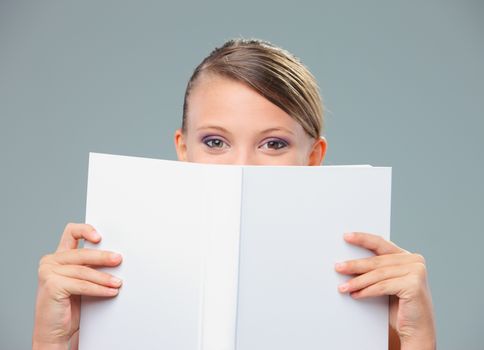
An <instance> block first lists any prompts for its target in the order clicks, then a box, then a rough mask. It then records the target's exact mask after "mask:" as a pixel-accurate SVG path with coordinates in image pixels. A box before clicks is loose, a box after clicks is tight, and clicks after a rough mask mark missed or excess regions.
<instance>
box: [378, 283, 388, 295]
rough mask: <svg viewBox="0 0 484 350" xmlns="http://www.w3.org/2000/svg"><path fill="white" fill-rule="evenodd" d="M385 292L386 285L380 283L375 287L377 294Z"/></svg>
mask: <svg viewBox="0 0 484 350" xmlns="http://www.w3.org/2000/svg"><path fill="white" fill-rule="evenodd" d="M386 290H387V285H386V283H384V282H382V283H378V284H377V285H376V291H377V293H378V294H385V293H386Z"/></svg>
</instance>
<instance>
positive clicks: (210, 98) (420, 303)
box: [33, 75, 435, 350]
mask: <svg viewBox="0 0 484 350" xmlns="http://www.w3.org/2000/svg"><path fill="white" fill-rule="evenodd" d="M174 138H175V140H174V141H175V146H176V152H177V155H178V159H179V160H180V161H188V162H198V163H218V164H240V165H242V164H246V165H313V166H318V165H321V163H322V161H323V159H324V155H325V153H326V140H325V139H324V138H322V137H321V138H319V139H314V138H312V137H310V136H309V135H308V134H307V133H306V132H305V131H304V130H303V128H302V127H301V125H300V124H299V123H297V122H296V121H295V120H294V119H292V118H291V117H290V116H289V115H288V114H287V113H286V112H284V111H283V110H282V109H280V108H279V107H277V106H276V105H274V104H272V103H271V102H269V101H268V100H266V99H265V98H264V97H262V96H261V95H259V94H258V93H256V92H255V91H254V90H252V89H250V88H249V87H247V86H246V85H244V84H242V83H239V82H236V81H232V80H229V79H226V78H221V77H218V76H213V75H203V76H201V77H200V78H199V80H197V83H196V86H195V87H194V88H193V90H192V92H191V95H190V98H189V111H188V118H187V128H186V132H185V133H183V132H182V130H180V129H178V130H176V131H175V137H174ZM342 235H343V233H342ZM343 238H344V240H345V241H346V242H348V243H350V244H354V245H357V246H360V247H363V248H366V249H369V250H370V251H372V252H373V253H374V256H373V257H370V258H365V259H357V260H350V261H345V262H339V263H336V264H335V269H336V271H338V272H339V273H342V274H345V275H350V276H353V278H352V279H350V280H349V281H348V282H347V283H344V284H342V285H340V286H335V288H336V287H337V288H338V289H339V291H340V292H341V293H349V294H350V295H351V296H352V297H353V298H356V299H360V298H369V297H376V296H383V295H389V296H390V325H389V327H390V344H389V348H390V349H412V350H419V349H435V328H434V319H433V311H432V302H431V296H430V291H429V287H428V284H427V276H426V267H425V260H424V258H423V257H422V256H421V255H418V254H412V253H410V252H408V251H406V250H404V249H402V248H399V247H398V246H396V245H395V244H393V243H392V242H389V241H386V240H384V239H383V238H381V237H379V236H378V235H375V234H371V233H363V232H353V233H347V234H345V235H343ZM81 239H84V240H87V241H89V242H92V243H98V242H99V241H100V240H101V236H100V235H99V234H98V233H97V232H96V231H95V228H94V227H92V226H91V225H88V224H68V225H67V226H66V228H65V230H64V233H63V235H62V238H61V241H60V243H59V246H58V249H57V251H56V252H55V253H53V254H49V255H46V256H44V257H43V258H42V259H41V261H40V264H39V287H38V292H37V304H36V316H35V326H34V334H33V348H34V349H67V348H68V343H69V339H71V341H72V349H77V344H78V331H79V309H80V295H87V296H99V297H114V296H116V295H117V294H118V292H119V288H120V287H121V284H122V282H121V281H119V280H118V279H116V278H115V277H114V276H111V275H110V274H108V273H105V272H100V271H97V270H95V269H94V268H92V267H96V266H106V267H110V266H111V267H112V266H117V265H119V264H120V263H121V260H122V257H121V256H120V255H119V254H115V253H114V252H106V251H101V250H96V249H86V248H82V249H77V246H78V242H79V240H81ZM362 327H364V325H362Z"/></svg>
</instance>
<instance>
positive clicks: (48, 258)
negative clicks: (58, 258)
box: [39, 254, 53, 267]
mask: <svg viewBox="0 0 484 350" xmlns="http://www.w3.org/2000/svg"><path fill="white" fill-rule="evenodd" d="M52 257H53V254H46V255H44V256H43V257H41V258H40V260H39V267H40V266H41V265H45V264H48V263H50V262H51V261H52Z"/></svg>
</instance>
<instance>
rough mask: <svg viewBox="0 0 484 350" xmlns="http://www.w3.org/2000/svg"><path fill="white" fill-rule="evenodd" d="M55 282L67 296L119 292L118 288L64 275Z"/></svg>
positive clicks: (99, 295) (95, 295)
mask: <svg viewBox="0 0 484 350" xmlns="http://www.w3.org/2000/svg"><path fill="white" fill-rule="evenodd" d="M52 279H53V278H52ZM53 283H54V282H53ZM55 283H57V285H58V287H59V289H60V290H62V292H63V293H64V294H65V296H66V297H67V296H71V295H85V296H92V297H111V296H115V295H117V294H118V293H119V289H118V288H110V287H105V286H101V285H99V284H96V283H92V282H88V281H83V280H78V279H75V278H70V277H64V276H59V277H58V279H57V280H56V281H55Z"/></svg>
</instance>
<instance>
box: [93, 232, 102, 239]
mask: <svg viewBox="0 0 484 350" xmlns="http://www.w3.org/2000/svg"><path fill="white" fill-rule="evenodd" d="M91 235H92V236H93V237H94V238H95V239H100V238H101V235H100V234H99V232H97V231H92V232H91Z"/></svg>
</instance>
